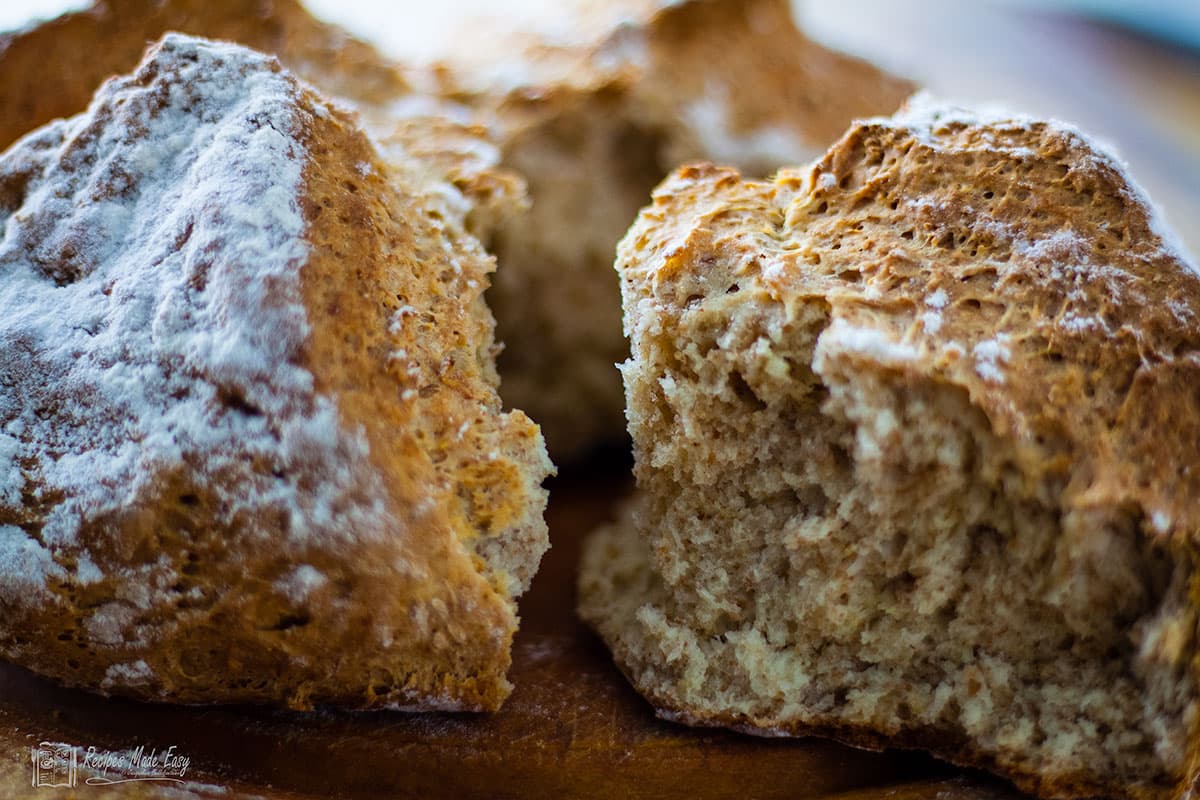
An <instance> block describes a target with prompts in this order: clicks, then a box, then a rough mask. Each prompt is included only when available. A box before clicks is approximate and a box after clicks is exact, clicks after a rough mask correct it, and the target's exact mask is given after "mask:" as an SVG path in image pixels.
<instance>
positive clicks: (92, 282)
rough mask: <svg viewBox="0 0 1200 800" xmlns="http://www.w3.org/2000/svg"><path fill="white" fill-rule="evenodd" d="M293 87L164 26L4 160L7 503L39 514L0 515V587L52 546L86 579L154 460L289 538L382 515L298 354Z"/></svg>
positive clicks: (2, 439) (1, 265)
mask: <svg viewBox="0 0 1200 800" xmlns="http://www.w3.org/2000/svg"><path fill="white" fill-rule="evenodd" d="M301 93H302V89H301V85H300V84H299V83H297V81H296V80H295V79H294V78H292V77H291V76H290V75H289V74H287V73H286V72H284V71H282V70H281V69H280V67H279V65H278V63H277V62H276V61H275V60H274V59H273V58H270V57H268V56H264V55H261V54H258V53H255V52H253V51H250V50H247V49H244V48H241V47H237V46H234V45H229V44H221V43H214V42H207V41H204V40H199V39H194V38H190V37H186V36H182V35H177V34H172V35H168V36H167V37H166V38H165V39H164V40H163V41H162V43H161V44H160V45H159V46H158V47H157V48H155V49H153V50H152V51H151V52H150V53H149V54H148V55H147V57H146V59H145V61H144V62H143V63H142V65H141V66H140V67H139V69H138V70H137V72H135V73H134V74H133V75H132V76H129V77H124V78H119V79H114V80H112V81H110V82H109V83H107V84H106V85H105V86H104V87H103V88H102V89H101V90H100V92H99V93H98V94H97V96H96V99H95V100H94V101H93V103H92V105H91V107H90V108H89V109H88V111H87V112H86V113H84V114H82V115H80V116H78V117H75V118H73V119H70V120H65V121H59V122H56V123H53V124H51V125H50V126H47V127H46V128H43V129H41V130H39V131H38V132H36V133H33V134H31V135H30V136H28V137H26V138H25V139H23V140H22V141H20V142H18V143H17V144H16V145H14V147H13V148H12V149H11V150H10V151H9V152H8V153H6V154H5V155H4V156H3V157H2V158H0V226H2V227H0V235H2V239H0V512H6V513H10V514H14V513H15V514H20V513H21V507H22V505H24V506H25V507H26V508H29V507H37V508H41V509H43V510H44V517H43V520H44V524H43V525H42V526H41V527H40V530H30V531H29V532H25V531H22V530H20V529H19V528H15V527H13V526H4V527H2V528H0V598H4V597H8V598H9V599H18V598H16V597H14V595H17V594H19V593H20V592H21V591H22V590H23V586H24V584H25V583H28V582H29V581H30V580H34V579H35V576H38V575H41V576H42V577H46V576H49V575H57V574H60V573H61V572H62V569H61V567H58V566H57V565H56V563H55V562H56V561H62V560H63V559H62V557H63V555H64V554H69V556H70V561H71V563H72V564H73V563H74V562H75V561H76V560H78V561H79V563H81V564H85V565H87V566H88V572H89V573H92V574H90V575H88V576H81V578H88V579H90V580H94V579H95V578H96V577H97V576H96V575H95V574H94V573H95V571H96V568H95V565H94V564H92V562H91V561H90V560H87V559H86V546H87V543H86V542H80V541H79V531H80V529H81V527H82V526H84V525H86V524H88V523H90V522H94V521H95V520H97V519H98V518H103V516H104V515H106V514H110V513H115V512H118V511H120V510H122V509H128V508H131V507H136V505H137V504H138V502H139V498H144V497H148V496H153V495H154V492H156V491H161V487H159V486H156V485H155V481H158V480H160V477H159V476H160V475H161V473H162V471H163V470H171V469H186V470H190V471H192V474H193V475H197V476H200V477H202V478H207V477H215V476H218V475H222V476H224V477H225V479H226V484H227V485H228V483H229V482H228V479H229V478H230V476H234V477H235V478H236V479H235V480H234V481H233V482H232V484H233V485H236V486H237V491H236V493H235V492H230V493H228V494H229V496H227V497H223V498H221V500H222V513H223V514H225V515H226V516H227V517H228V518H230V519H232V518H233V517H235V516H237V515H239V514H257V513H272V514H276V515H282V517H283V518H284V519H286V520H287V529H288V530H289V533H290V535H291V536H292V537H293V538H294V539H296V540H298V541H303V540H304V539H305V538H306V537H310V536H314V535H330V534H332V533H333V532H335V531H347V532H353V533H355V534H361V533H362V532H363V531H368V530H373V529H375V530H377V529H380V528H381V527H382V526H381V525H379V524H378V522H379V520H380V518H381V517H382V514H383V512H382V510H381V509H382V507H383V501H382V499H381V498H382V497H383V492H382V490H381V489H379V490H378V491H371V492H367V493H366V495H367V499H366V500H364V499H363V493H362V492H361V488H362V486H363V485H364V481H365V482H367V483H369V482H370V480H372V479H371V478H370V477H369V475H370V472H369V469H368V467H367V465H366V456H367V452H366V449H367V446H366V441H365V438H363V437H361V436H358V435H353V434H347V433H346V432H344V431H341V430H340V429H339V426H338V419H337V411H336V408H335V407H334V405H333V403H332V402H330V401H329V400H327V399H325V398H320V397H318V396H317V395H316V394H315V392H314V386H313V377H312V375H311V374H310V373H309V372H308V371H307V370H306V369H304V368H303V367H302V366H300V363H299V355H300V353H301V350H302V348H303V347H304V344H305V341H306V338H307V336H308V334H309V325H308V322H307V319H306V314H305V310H304V306H303V304H302V300H301V295H300V279H299V272H300V267H301V265H302V264H303V263H304V262H305V260H306V258H307V247H306V245H305V243H304V239H303V233H304V220H303V217H302V215H301V209H300V205H299V197H300V193H301V177H302V175H301V174H302V169H303V167H304V164H305V162H306V159H307V154H306V152H305V149H304V145H303V138H304V137H303V132H304V125H305V119H306V116H307V115H311V114H312V113H313V111H312V108H313V107H314V103H316V102H317V101H308V100H306V101H305V102H303V103H302V102H301ZM252 461H259V463H266V464H269V465H270V469H266V470H261V469H260V470H255V469H253V468H252V467H250V466H249V465H250V463H251V462H252ZM300 476H302V477H300ZM302 480H303V481H304V483H305V486H304V488H303V490H302V488H301V486H300V481H302ZM213 485H221V484H220V482H219V481H214V482H213ZM352 490H353V491H354V492H355V493H356V494H355V496H354V498H353V499H352V498H351V491H352ZM371 497H374V498H380V499H377V500H372V499H371ZM356 521H357V522H359V523H361V524H357V525H356V524H354V523H355V522H356ZM335 522H336V523H337V524H336V525H335ZM253 534H254V532H253V531H252V530H251V531H249V532H248V535H251V536H252V535H253ZM81 548H84V550H83V552H82V553H81ZM81 555H82V556H83V558H80V556H81ZM14 579H15V580H16V581H17V583H15V584H14V582H13V581H14ZM97 616H98V617H99V616H101V615H99V614H98V615H97ZM111 621H112V620H111V619H109V618H108V617H106V618H105V619H99V618H98V619H96V620H93V624H95V625H96V626H98V627H101V628H103V627H106V624H107V623H108V622H111Z"/></svg>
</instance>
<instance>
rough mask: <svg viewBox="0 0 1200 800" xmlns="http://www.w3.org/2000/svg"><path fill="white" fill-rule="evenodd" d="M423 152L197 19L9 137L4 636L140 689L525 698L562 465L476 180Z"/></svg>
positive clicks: (79, 682) (0, 418)
mask: <svg viewBox="0 0 1200 800" xmlns="http://www.w3.org/2000/svg"><path fill="white" fill-rule="evenodd" d="M407 141H408V142H409V143H410V146H413V147H414V148H415V143H416V141H417V139H416V136H415V134H413V135H410V136H409V137H408V139H407ZM401 157H402V154H401V151H400V150H399V149H395V150H393V151H391V152H389V155H388V158H387V159H384V158H383V157H381V156H380V154H379V152H378V150H377V148H376V147H375V145H374V144H372V142H371V141H370V140H369V139H368V137H367V136H366V135H365V134H364V133H363V132H362V130H361V129H360V128H359V127H358V125H357V121H356V119H355V118H354V117H353V116H351V115H350V114H348V113H347V112H345V111H343V110H341V109H339V108H338V107H337V106H335V105H332V104H331V103H330V102H329V101H327V100H326V99H324V98H323V97H321V96H320V95H318V94H317V93H316V91H315V90H313V89H312V88H311V87H309V86H307V85H306V84H304V83H302V82H300V81H299V80H297V79H296V78H295V77H293V76H292V75H291V74H290V73H288V72H286V71H284V70H283V69H282V68H281V67H280V65H279V63H278V62H277V61H276V60H275V59H273V58H271V57H269V56H266V55H263V54H260V53H257V52H254V51H251V50H248V49H245V48H242V47H239V46H236V45H231V44H225V43H217V42H211V41H208V40H203V39H196V38H192V37H188V36H183V35H178V34H172V35H168V36H167V37H166V38H164V39H163V40H162V41H161V42H160V43H159V44H158V45H157V46H155V47H153V48H152V49H151V50H150V51H149V52H148V53H147V55H146V58H145V59H144V60H143V62H142V63H141V64H140V65H139V66H138V68H137V70H136V71H135V72H134V73H133V74H131V75H128V76H123V77H119V78H116V79H114V80H112V81H109V82H107V83H105V84H104V86H103V87H102V88H101V89H100V91H99V92H98V94H97V95H96V97H95V99H94V100H93V102H92V104H91V106H90V107H89V108H88V110H87V111H86V112H85V113H84V114H82V115H79V116H77V117H74V118H72V119H68V120H62V121H58V122H55V123H52V124H50V125H48V126H46V127H45V128H42V129H40V130H38V131H36V132H34V133H32V134H31V135H29V136H28V137H26V138H24V139H22V140H21V141H19V142H18V143H17V144H16V145H14V147H13V148H11V149H10V150H9V151H8V152H6V153H5V154H4V155H3V156H0V211H2V213H0V263H3V264H4V271H3V275H2V276H0V303H3V307H4V312H3V313H2V314H0V342H3V347H0V352H3V353H4V354H5V355H4V357H3V359H2V360H0V376H2V381H0V431H3V433H2V434H0V608H2V609H3V613H2V614H0V653H2V654H3V656H4V657H5V658H7V659H9V660H11V661H14V662H16V663H18V664H21V665H23V666H25V667H27V668H29V669H31V670H34V671H35V672H38V673H41V674H43V675H47V676H49V677H52V678H54V679H56V680H58V681H61V682H63V683H65V684H68V685H71V686H80V687H84V688H88V689H91V690H95V691H100V692H103V693H108V694H119V695H125V696H130V697H136V698H139V699H145V700H159V701H173V702H186V703H209V702H239V703H242V702H261V703H276V704H286V705H288V706H291V707H294V708H310V707H312V706H313V705H315V704H338V705H346V706H352V707H365V706H383V707H395V708H417V709H429V708H441V709H464V710H465V709H470V710H482V709H494V708H496V707H498V706H499V705H500V703H501V702H502V701H503V700H504V698H505V696H506V695H507V694H508V692H509V691H510V689H511V687H510V685H509V683H508V681H507V679H506V678H505V673H506V671H507V668H508V665H509V661H510V645H511V641H512V637H513V633H514V631H515V630H516V627H517V621H518V620H517V609H516V602H515V600H516V596H517V595H519V594H520V593H521V592H522V591H523V590H524V589H525V588H527V587H528V584H529V581H530V579H531V577H532V575H533V573H534V571H535V570H536V568H537V564H538V561H539V559H540V558H541V555H542V553H543V552H544V551H545V549H546V547H547V545H548V543H547V537H546V527H545V523H544V521H543V519H542V511H543V509H544V507H545V502H546V494H545V491H544V490H543V489H542V488H541V482H542V480H543V479H544V478H545V477H546V475H547V474H548V473H549V472H550V471H551V469H552V467H551V465H550V463H549V461H548V460H547V457H546V454H545V449H544V446H543V444H542V441H541V437H540V434H539V432H538V430H537V428H536V426H534V425H533V424H532V423H531V422H530V421H529V420H528V418H527V417H525V415H524V414H522V413H521V412H519V411H514V412H510V413H503V412H502V411H501V407H500V400H499V396H498V394H497V392H496V384H497V378H496V373H495V367H494V362H493V358H494V345H493V339H492V329H493V321H492V318H491V315H490V314H489V312H488V311H487V308H486V306H485V305H484V303H483V299H482V293H483V291H484V289H485V288H486V286H487V279H488V278H487V276H488V273H489V272H490V271H491V270H492V269H493V266H494V261H493V259H492V258H491V257H490V256H488V255H487V253H486V252H485V251H484V250H483V248H482V247H481V246H480V244H479V242H478V241H477V240H476V239H474V238H473V237H472V236H471V235H470V234H469V233H468V232H467V231H466V228H465V215H466V213H468V212H467V210H468V208H469V204H467V203H466V202H465V201H463V200H462V198H461V196H459V195H458V194H457V190H456V189H455V188H454V187H453V186H452V185H450V184H449V183H446V182H441V183H435V182H434V181H433V179H432V177H431V175H430V173H429V171H427V170H426V169H425V168H424V166H423V165H422V164H421V163H419V162H417V161H412V162H411V163H408V164H407V166H405V163H404V162H402V160H401ZM418 175H420V176H424V177H423V178H422V179H421V180H417V179H416V178H415V177H413V176H418Z"/></svg>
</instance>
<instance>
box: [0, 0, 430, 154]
mask: <svg viewBox="0 0 1200 800" xmlns="http://www.w3.org/2000/svg"><path fill="white" fill-rule="evenodd" d="M170 31H175V32H178V33H187V34H191V35H193V36H203V37H205V38H207V39H220V40H224V41H231V42H237V43H239V44H243V45H245V46H247V47H250V48H253V49H255V50H259V51H262V52H265V53H271V54H272V55H275V56H277V57H278V58H279V60H280V61H281V62H282V63H283V64H284V66H286V67H288V68H289V69H292V70H294V71H295V72H296V74H298V75H299V76H300V77H302V78H303V79H305V80H307V81H310V82H312V83H314V84H316V85H317V86H319V87H320V88H321V89H322V90H323V91H324V92H326V93H327V94H330V95H333V96H335V97H343V98H346V99H348V100H351V101H353V102H355V103H356V104H358V105H359V106H362V107H367V108H370V107H377V106H381V105H386V104H387V103H389V102H393V101H395V100H396V99H397V98H400V97H404V96H406V95H408V94H410V93H411V91H412V89H411V85H410V81H409V80H408V79H407V78H406V77H405V76H404V75H403V73H402V71H401V70H400V68H399V67H398V66H397V65H395V64H392V63H390V62H388V61H387V60H386V59H384V58H383V57H382V56H380V55H379V53H378V52H376V51H375V49H374V48H372V47H371V46H370V45H368V44H365V43H363V42H361V41H359V40H357V39H355V38H353V37H351V36H349V35H348V34H346V32H345V31H343V30H341V29H340V28H338V27H336V26H334V25H328V24H325V23H323V22H320V21H318V20H317V19H315V18H314V17H312V16H311V15H310V14H309V13H308V12H307V11H305V9H304V7H303V6H302V5H301V4H300V3H299V2H298V1H297V0H261V2H254V3H253V4H249V3H245V2H241V0H165V2H154V0H104V2H96V3H95V4H94V5H92V6H91V7H89V8H87V9H84V10H82V11H76V12H72V13H69V14H64V15H62V16H60V17H57V18H55V19H52V20H49V21H46V22H43V23H40V24H38V25H35V26H32V27H28V28H25V29H23V30H17V31H13V32H9V33H3V34H0V76H3V80H2V81H0V107H3V108H4V109H5V114H4V119H3V120H0V149H5V148H7V147H8V146H9V145H10V144H12V143H13V142H14V141H16V140H17V139H18V138H20V137H21V136H23V135H24V134H26V133H28V132H29V131H31V130H33V129H34V128H37V127H39V126H41V125H44V124H45V123H47V122H49V121H50V120H53V119H58V118H60V117H69V116H72V115H74V114H78V113H79V112H81V111H83V110H84V109H85V108H86V107H87V104H88V102H89V101H90V100H91V99H92V94H93V93H94V92H95V91H96V89H97V88H98V87H99V86H100V84H101V83H102V82H103V81H104V80H106V79H107V78H109V77H111V76H113V75H122V74H125V73H127V72H129V71H131V70H132V69H133V68H134V67H135V66H136V65H137V63H138V62H139V61H140V60H141V57H142V53H143V52H144V51H145V49H146V45H147V43H149V42H153V41H157V40H158V39H160V38H161V37H162V36H163V35H164V34H166V33H168V32H170Z"/></svg>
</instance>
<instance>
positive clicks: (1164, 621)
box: [580, 108, 1200, 797]
mask: <svg viewBox="0 0 1200 800" xmlns="http://www.w3.org/2000/svg"><path fill="white" fill-rule="evenodd" d="M1160 231H1161V228H1159V227H1158V225H1157V221H1156V219H1155V217H1154V215H1153V212H1152V211H1151V210H1150V209H1149V208H1148V206H1147V205H1146V204H1145V201H1144V199H1143V198H1142V197H1141V195H1140V194H1139V193H1138V192H1137V190H1136V189H1134V188H1132V187H1131V185H1130V184H1129V183H1128V182H1127V178H1126V177H1125V176H1124V174H1123V172H1122V170H1121V167H1120V165H1119V164H1117V163H1116V162H1115V161H1113V160H1111V159H1110V158H1109V157H1108V156H1106V155H1104V154H1103V153H1102V151H1099V150H1098V149H1096V148H1095V147H1094V146H1093V145H1091V144H1090V143H1089V142H1087V141H1086V140H1085V139H1084V138H1083V137H1082V136H1080V135H1079V134H1078V133H1077V132H1076V131H1073V130H1072V129H1068V128H1065V127H1062V126H1058V125H1054V124H1049V123H1039V122H1032V121H1028V120H1020V119H1016V118H1011V117H1001V118H998V119H983V118H979V117H974V116H970V115H963V114H957V113H956V112H952V111H950V110H947V109H941V110H937V109H936V108H934V109H929V108H925V109H920V108H915V109H914V110H913V111H912V112H910V114H908V115H906V116H902V117H900V118H897V119H895V120H874V121H869V122H865V123H861V124H858V125H856V126H855V127H854V128H853V129H852V130H851V132H850V133H848V134H847V136H846V137H845V138H844V139H843V140H842V141H841V142H839V143H838V144H837V145H836V146H835V147H834V148H833V149H832V150H831V151H830V152H829V154H828V155H826V156H825V158H824V159H822V160H820V161H818V162H817V163H816V165H815V166H813V167H812V168H810V169H808V170H785V171H783V172H781V173H780V174H779V175H778V176H777V177H776V178H775V180H774V181H773V182H766V183H760V182H753V181H745V180H743V179H742V178H741V176H740V175H738V174H737V173H735V172H733V171H732V170H725V169H719V168H714V167H704V166H698V167H691V168H685V169H683V170H681V171H679V172H677V173H676V174H675V175H674V176H673V177H672V178H670V179H669V180H668V181H667V182H666V183H664V185H663V186H662V187H660V189H659V190H658V192H657V193H656V196H655V202H654V203H653V205H651V206H650V207H648V208H647V209H646V210H645V211H644V212H643V214H642V216H641V218H640V219H639V221H638V223H637V224H636V225H635V226H634V228H633V229H632V230H631V231H630V233H629V235H628V236H627V237H626V239H625V240H624V242H623V243H622V247H621V251H620V255H619V258H618V268H619V271H620V272H621V276H622V286H623V291H624V301H625V313H626V318H625V319H626V328H627V332H628V334H629V335H630V337H631V342H632V356H631V358H630V360H629V361H628V362H626V364H625V365H624V368H623V370H624V375H625V383H626V392H627V398H628V407H629V420H630V431H631V433H632V435H633V438H634V442H635V452H636V458H637V477H638V484H639V494H638V497H637V499H636V500H635V501H634V503H633V505H632V506H631V507H630V508H629V509H628V510H627V511H626V514H625V516H624V517H623V518H622V520H621V521H620V522H619V523H618V524H617V525H615V526H613V527H611V528H608V529H606V530H603V531H601V532H600V533H598V534H597V535H596V536H595V537H594V538H593V539H592V541H591V542H590V543H589V546H588V549H587V552H586V555H585V558H584V564H583V569H582V576H581V581H580V591H581V613H582V614H583V616H584V617H585V618H586V619H588V620H589V621H590V622H591V623H592V624H593V625H595V626H596V627H597V628H598V630H599V631H600V632H601V634H602V635H603V636H604V637H605V639H606V641H607V642H608V643H609V644H610V646H611V647H612V648H613V651H614V654H615V657H616V659H617V661H618V663H619V664H620V665H621V666H622V668H623V669H624V670H625V671H626V673H627V674H628V675H629V676H630V678H631V680H632V681H633V683H634V684H635V685H636V686H637V687H638V688H639V689H640V690H641V691H642V692H643V693H644V694H645V695H646V696H647V697H648V698H649V699H651V701H652V702H654V703H655V704H656V705H657V706H658V707H659V709H660V713H662V714H663V715H664V716H667V717H671V718H676V719H681V720H683V721H686V722H691V723H695V724H713V725H728V726H733V727H738V728H743V729H747V730H751V731H753V732H759V733H764V734H773V733H777V734H801V733H806V732H815V733H823V734H829V735H834V736H837V737H840V738H844V739H846V740H848V741H851V742H854V743H858V744H863V745H868V746H882V745H885V744H889V745H895V744H899V745H908V746H918V747H926V748H930V749H933V750H934V751H935V752H938V753H940V754H941V755H943V756H944V757H946V758H949V759H952V760H955V761H958V762H961V763H965V764H972V765H976V766H982V767H986V768H989V769H993V770H997V771H999V772H1001V773H1003V774H1006V775H1008V776H1009V777H1012V778H1013V779H1015V780H1016V781H1017V782H1018V783H1019V784H1020V785H1022V786H1023V787H1025V788H1027V789H1029V790H1031V791H1035V792H1039V793H1042V794H1044V795H1046V796H1054V797H1058V796H1091V795H1097V794H1104V795H1112V796H1121V797H1168V796H1172V792H1175V791H1177V790H1179V788H1180V787H1182V786H1184V785H1185V783H1186V781H1187V780H1189V778H1188V776H1189V775H1191V774H1193V767H1192V766H1191V764H1192V757H1193V753H1194V747H1195V746H1194V742H1195V741H1196V724H1197V706H1196V699H1197V691H1196V690H1197V687H1196V677H1195V670H1196V666H1195V662H1196V650H1195V631H1196V610H1195V607H1196V599H1195V592H1196V590H1195V581H1196V557H1195V548H1194V545H1193V538H1194V535H1195V533H1196V531H1197V528H1196V522H1197V519H1198V516H1200V515H1198V513H1197V508H1196V506H1195V504H1194V499H1193V498H1194V497H1195V496H1196V495H1195V494H1193V493H1192V492H1193V491H1194V489H1195V485H1196V482H1197V476H1196V475H1195V472H1194V460H1195V442H1196V441H1197V438H1196V433H1197V431H1198V430H1200V426H1198V424H1197V421H1196V415H1195V413H1194V409H1195V408H1196V407H1198V406H1197V405H1196V401H1197V399H1198V398H1197V394H1196V392H1197V388H1196V387H1197V386H1200V383H1197V382H1196V381H1197V380H1198V379H1200V354H1198V352H1197V350H1198V349H1200V328H1198V327H1197V313H1198V312H1200V279H1198V278H1197V274H1196V272H1195V271H1194V268H1192V267H1190V266H1189V265H1188V264H1187V262H1186V260H1185V259H1183V257H1182V256H1179V255H1178V254H1177V253H1176V252H1175V251H1174V250H1173V249H1172V248H1171V246H1170V245H1169V242H1168V241H1166V240H1164V238H1162V237H1160V235H1159V233H1160ZM1168 408H1174V409H1177V411H1176V412H1168V411H1167V409H1168Z"/></svg>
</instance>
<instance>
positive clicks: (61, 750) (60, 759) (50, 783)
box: [31, 742, 78, 789]
mask: <svg viewBox="0 0 1200 800" xmlns="http://www.w3.org/2000/svg"><path fill="white" fill-rule="evenodd" d="M31 754H32V758H33V788H35V789H59V788H61V789H70V788H73V787H74V786H75V771H76V767H77V762H78V755H77V751H76V750H75V748H74V747H73V746H72V745H69V744H63V743H61V742H41V743H39V744H38V746H37V747H35V748H33V750H32V753H31Z"/></svg>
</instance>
